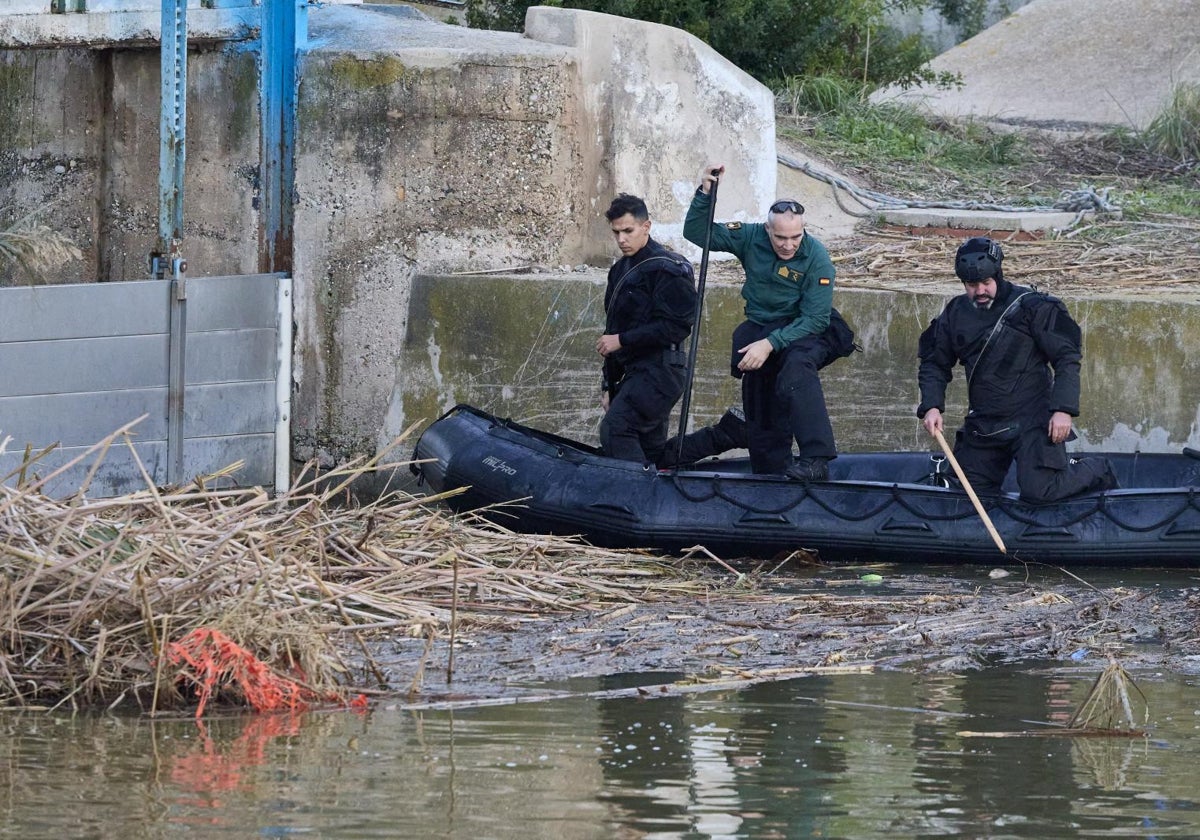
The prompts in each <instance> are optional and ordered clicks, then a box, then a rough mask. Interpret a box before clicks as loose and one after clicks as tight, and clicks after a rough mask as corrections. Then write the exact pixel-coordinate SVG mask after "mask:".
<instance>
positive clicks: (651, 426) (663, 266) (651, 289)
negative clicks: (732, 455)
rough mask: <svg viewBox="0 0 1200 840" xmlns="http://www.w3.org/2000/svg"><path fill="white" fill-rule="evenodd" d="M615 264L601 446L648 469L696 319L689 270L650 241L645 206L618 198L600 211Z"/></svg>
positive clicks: (603, 349) (605, 340) (677, 393)
mask: <svg viewBox="0 0 1200 840" xmlns="http://www.w3.org/2000/svg"><path fill="white" fill-rule="evenodd" d="M604 217H605V218H606V219H608V221H609V223H610V225H611V227H612V233H613V238H614V239H615V240H616V243H617V247H618V248H619V249H620V251H621V254H622V256H621V258H620V259H619V260H617V261H616V263H614V264H613V267H612V268H611V269H609V272H608V287H607V288H606V289H605V291H604V312H605V323H604V334H603V335H601V336H600V338H598V339H597V340H596V352H597V353H599V354H600V355H601V356H603V357H604V373H603V378H602V380H601V385H600V387H601V396H600V404H601V406H602V407H603V408H604V412H605V413H604V419H603V420H601V421H600V446H601V448H602V449H603V451H604V454H606V455H609V456H611V457H613V458H620V459H621V460H625V461H638V462H640V463H653V462H654V461H656V460H657V459H658V458H660V457H661V456H662V453H663V445H664V444H665V442H666V440H667V422H668V418H669V416H670V413H671V408H672V407H673V406H674V405H675V403H676V402H678V400H679V398H680V397H681V396H682V395H683V387H684V381H685V379H686V377H687V353H686V351H684V350H683V349H681V343H682V342H683V340H684V339H686V338H687V337H688V335H689V334H691V331H692V321H693V319H694V318H695V314H696V284H695V280H694V276H693V272H692V264H691V263H690V262H689V261H688V260H687V259H685V258H684V257H682V256H680V255H679V254H676V253H674V252H673V251H669V250H667V249H666V248H664V247H663V246H662V245H660V244H659V243H657V242H655V241H654V240H653V239H651V238H650V214H649V211H648V210H647V209H646V202H644V201H643V200H642V199H640V198H638V197H637V196H632V195H627V194H625V193H621V194H620V195H618V196H617V197H616V198H615V199H613V202H612V204H611V206H610V207H609V208H608V210H607V212H605V214H604Z"/></svg>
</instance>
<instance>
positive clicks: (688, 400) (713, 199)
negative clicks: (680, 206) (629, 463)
mask: <svg viewBox="0 0 1200 840" xmlns="http://www.w3.org/2000/svg"><path fill="white" fill-rule="evenodd" d="M720 175H721V170H719V169H714V170H712V176H713V184H712V189H711V190H709V193H708V202H709V203H708V226H707V227H706V228H705V229H704V250H703V251H702V252H701V254H700V279H699V280H698V281H697V282H696V317H695V318H694V319H693V321H692V346H691V349H690V350H689V351H688V363H687V378H686V379H685V381H684V384H683V402H681V403H680V404H679V448H678V450H676V452H675V468H676V469H679V459H680V458H682V457H683V436H684V433H686V432H687V421H688V412H689V411H690V410H691V406H692V378H693V376H694V375H695V373H696V351H697V349H698V348H699V346H700V317H701V315H702V314H703V313H704V281H705V279H707V277H708V251H709V246H710V245H711V244H712V229H713V221H714V220H715V219H716V217H717V184H718V183H719V181H718V178H719V177H720Z"/></svg>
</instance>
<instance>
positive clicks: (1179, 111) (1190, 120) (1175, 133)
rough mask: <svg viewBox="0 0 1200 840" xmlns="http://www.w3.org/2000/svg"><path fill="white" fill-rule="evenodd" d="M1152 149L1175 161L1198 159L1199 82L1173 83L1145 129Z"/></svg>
mask: <svg viewBox="0 0 1200 840" xmlns="http://www.w3.org/2000/svg"><path fill="white" fill-rule="evenodd" d="M1146 145H1147V147H1149V149H1150V150H1151V151H1153V152H1157V153H1158V154H1160V155H1163V156H1165V157H1169V158H1176V159H1178V160H1181V161H1182V160H1191V161H1192V162H1193V163H1195V162H1197V161H1200V85H1194V84H1191V85H1177V86H1176V87H1175V90H1174V91H1173V92H1172V95H1171V100H1170V102H1168V103H1167V107H1166V108H1164V109H1163V112H1162V113H1161V114H1159V115H1158V116H1157V117H1155V118H1154V121H1153V122H1152V123H1150V125H1149V126H1148V127H1147V129H1146Z"/></svg>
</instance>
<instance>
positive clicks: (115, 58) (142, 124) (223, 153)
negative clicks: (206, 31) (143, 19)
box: [0, 48, 258, 285]
mask: <svg viewBox="0 0 1200 840" xmlns="http://www.w3.org/2000/svg"><path fill="white" fill-rule="evenodd" d="M158 61H159V59H158V53H157V51H152V50H145V49H132V50H88V49H81V48H70V49H29V50H9V51H0V209H4V210H7V211H8V212H7V214H6V215H5V216H4V217H0V225H6V224H7V223H9V222H11V221H12V220H13V219H14V218H15V217H18V216H20V215H24V214H26V213H29V212H32V211H35V210H37V211H40V213H41V220H42V221H43V222H44V223H45V224H47V225H49V226H50V227H53V228H55V229H56V230H58V231H59V232H61V233H64V234H66V235H68V236H69V237H70V238H71V239H72V240H73V241H74V242H75V244H76V245H77V246H78V247H79V248H80V249H81V250H82V252H83V258H82V259H81V260H78V261H72V262H68V263H66V264H63V265H62V266H61V267H60V269H59V273H58V274H57V276H55V277H53V278H47V279H51V280H53V282H73V281H90V280H138V279H144V278H146V277H148V276H149V269H148V265H147V259H148V255H149V253H150V251H151V250H153V247H154V244H155V241H156V240H157V237H158V145H159V143H158V126H159V121H158V120H159V118H158V114H159V107H158V102H159V67H158ZM256 78H257V69H256V66H255V57H254V55H253V54H251V53H247V52H242V51H235V50H230V51H207V50H206V51H200V52H192V53H191V55H190V56H189V59H188V82H189V91H188V107H187V112H188V113H187V117H188V125H187V150H188V161H187V177H186V181H185V193H186V198H185V209H184V236H185V244H184V255H185V256H186V257H187V259H188V266H189V272H190V273H191V274H192V275H193V276H202V275H227V274H238V273H253V272H255V271H257V265H258V260H257V256H256V252H257V225H258V221H257V215H256V213H255V211H254V197H255V195H254V194H255V189H256V179H257V170H258V96H257V92H256ZM17 282H22V283H23V282H28V278H27V277H26V276H25V275H23V274H21V273H20V272H19V271H17V270H15V269H14V268H13V267H12V266H11V265H9V264H7V263H0V285H6V284H10V283H17Z"/></svg>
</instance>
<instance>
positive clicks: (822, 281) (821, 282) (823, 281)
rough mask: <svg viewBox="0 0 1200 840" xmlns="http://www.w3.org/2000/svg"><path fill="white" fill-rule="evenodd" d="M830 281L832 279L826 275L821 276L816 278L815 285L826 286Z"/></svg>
mask: <svg viewBox="0 0 1200 840" xmlns="http://www.w3.org/2000/svg"><path fill="white" fill-rule="evenodd" d="M832 282H833V280H831V279H830V278H828V277H822V278H821V279H820V280H818V281H817V285H819V286H828V285H829V284H830V283H832Z"/></svg>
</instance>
